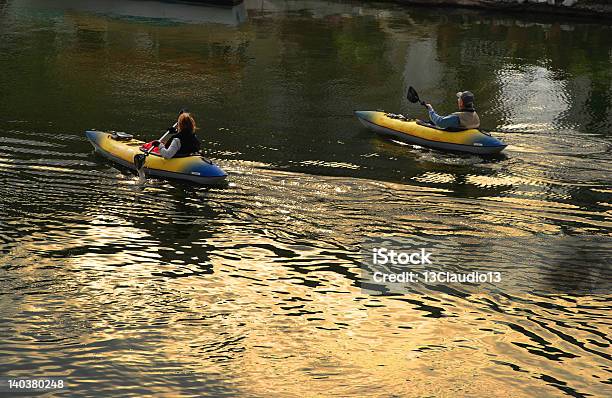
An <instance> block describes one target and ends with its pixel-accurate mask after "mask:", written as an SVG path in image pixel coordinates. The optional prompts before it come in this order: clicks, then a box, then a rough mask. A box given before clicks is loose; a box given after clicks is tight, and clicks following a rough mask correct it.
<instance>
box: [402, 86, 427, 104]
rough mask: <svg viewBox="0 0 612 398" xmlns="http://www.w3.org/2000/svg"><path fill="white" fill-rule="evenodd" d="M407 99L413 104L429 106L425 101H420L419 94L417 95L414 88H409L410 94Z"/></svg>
mask: <svg viewBox="0 0 612 398" xmlns="http://www.w3.org/2000/svg"><path fill="white" fill-rule="evenodd" d="M406 98H407V99H408V101H410V102H412V103H413V104H416V103H417V102H418V103H420V104H421V105H423V106H426V105H427V104H426V103H425V101H421V100H420V98H419V93H417V92H416V90H415V89H414V87H412V86H410V87H408V93H407V94H406Z"/></svg>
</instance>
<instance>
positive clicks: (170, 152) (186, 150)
mask: <svg viewBox="0 0 612 398" xmlns="http://www.w3.org/2000/svg"><path fill="white" fill-rule="evenodd" d="M176 126H177V127H176V128H175V127H170V128H169V129H168V130H169V131H170V133H171V135H170V138H169V139H168V140H167V141H166V143H165V144H164V143H163V142H159V141H153V143H152V145H153V147H159V154H160V155H161V156H163V157H164V158H165V159H170V158H173V157H181V156H188V155H191V154H193V153H196V152H199V151H200V147H201V144H200V140H199V139H198V137H197V136H196V135H195V130H196V122H195V120H194V118H193V116H191V114H189V113H187V112H183V113H181V114H180V115H179V117H178V122H177V125H176Z"/></svg>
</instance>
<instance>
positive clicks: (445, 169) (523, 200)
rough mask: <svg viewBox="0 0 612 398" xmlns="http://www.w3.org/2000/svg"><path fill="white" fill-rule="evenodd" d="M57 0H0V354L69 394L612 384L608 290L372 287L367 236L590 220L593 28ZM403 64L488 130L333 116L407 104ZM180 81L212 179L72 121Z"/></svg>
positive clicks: (158, 112) (576, 232) (601, 129)
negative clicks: (126, 158)
mask: <svg viewBox="0 0 612 398" xmlns="http://www.w3.org/2000/svg"><path fill="white" fill-rule="evenodd" d="M50 3H51V2H46V1H35V0H29V1H25V0H23V1H19V0H13V1H11V0H8V1H0V70H1V71H2V73H1V74H0V92H1V93H2V94H1V95H0V183H1V184H2V186H3V189H2V190H0V205H1V208H2V213H3V217H2V219H1V220H0V293H1V294H2V296H1V298H0V308H1V311H0V325H2V327H1V328H0V358H2V359H0V374H2V375H7V376H11V377H17V376H23V377H25V376H32V375H40V376H61V377H65V378H66V380H67V381H68V384H69V390H67V391H65V392H63V393H57V394H56V395H57V396H71V397H73V396H90V395H91V394H92V393H93V392H96V394H101V395H115V396H146V395H152V394H156V395H160V396H163V395H165V396H174V395H181V396H204V395H210V396H222V395H228V396H236V395H243V396H268V395H278V396H300V395H302V396H317V395H319V396H320V395H331V396H347V395H350V394H353V395H356V396H366V395H371V396H438V395H444V394H446V395H449V394H452V395H457V396H478V395H483V394H484V392H486V395H487V396H508V395H511V396H517V397H519V396H525V397H527V396H529V397H531V396H562V395H569V396H589V395H591V396H607V395H609V393H610V355H611V354H610V337H609V330H610V329H609V327H610V326H609V321H608V318H609V311H610V300H609V296H605V295H604V296H601V295H582V294H581V295H576V294H572V292H568V291H567V290H564V289H560V290H559V292H558V294H555V295H546V296H540V295H525V294H517V293H515V292H502V293H501V294H489V293H484V292H483V293H481V294H471V295H462V294H453V292H440V291H437V290H435V289H432V290H429V291H425V292H420V293H418V294H415V293H413V294H404V295H399V296H390V297H375V296H370V295H367V294H365V293H364V292H362V291H361V289H360V287H359V274H360V270H359V265H360V261H361V259H360V254H359V250H360V247H361V245H362V243H363V242H364V241H365V240H366V239H368V238H372V237H384V236H401V237H413V238H415V239H423V240H435V239H436V238H438V237H470V236H471V237H483V238H495V237H498V238H499V247H500V250H502V251H504V252H505V253H507V254H508V255H512V253H513V251H517V250H520V249H517V248H516V246H515V245H512V244H511V243H510V242H511V238H512V239H515V238H517V237H521V238H529V237H534V238H535V237H537V238H538V239H545V238H546V237H548V236H550V238H551V242H553V241H555V242H556V241H557V240H554V239H558V238H560V237H561V238H562V237H575V236H587V235H588V236H596V237H609V236H610V232H611V227H612V220H611V204H610V203H611V200H610V193H612V188H611V181H612V178H611V175H610V154H611V148H612V137H611V136H610V129H611V126H612V86H611V85H610V82H611V81H612V76H611V74H612V72H611V70H610V61H611V60H612V51H611V49H610V44H609V37H610V34H611V33H612V32H611V28H610V26H607V25H602V24H599V23H598V22H597V21H592V22H591V21H588V20H572V19H560V18H559V17H555V18H547V17H544V16H537V17H536V16H527V15H526V16H520V17H518V19H517V16H515V15H503V14H491V13H481V12H474V11H466V10H451V9H429V8H409V7H401V6H397V5H393V4H382V3H381V4H378V3H361V2H319V1H286V2H285V1H247V2H246V3H244V4H242V5H240V6H237V7H234V8H219V7H202V6H195V5H192V4H185V3H172V2H153V1H144V2H139V1H124V2H121V6H119V5H116V4H114V2H113V3H112V5H111V6H109V3H107V2H103V1H87V2H77V1H56V2H52V4H50ZM407 85H413V86H415V87H416V88H417V89H418V91H419V94H420V95H421V97H422V98H424V99H426V100H427V101H429V102H431V103H432V104H434V106H435V107H436V109H437V110H439V111H440V112H451V111H453V110H454V109H453V107H454V106H455V97H454V93H455V92H456V91H458V90H461V89H469V90H471V91H473V92H474V93H475V95H476V98H477V106H478V110H479V113H480V115H481V119H482V121H483V125H485V127H489V128H491V129H497V130H502V131H505V132H500V133H497V134H496V136H498V137H499V138H501V139H502V140H504V141H505V142H506V143H508V144H509V147H508V148H507V149H506V151H505V152H504V155H503V156H500V157H497V158H493V159H483V158H480V157H477V156H465V155H453V154H445V153H441V152H436V151H430V150H427V149H424V148H419V147H413V146H409V145H402V144H400V143H396V142H392V141H386V140H382V139H380V138H378V137H376V136H374V135H373V134H372V133H370V132H368V131H367V130H364V129H363V128H362V127H361V126H360V125H359V123H358V122H357V121H356V120H355V118H354V117H353V115H352V111H353V110H354V109H385V110H388V111H393V112H402V113H404V114H406V115H410V116H414V117H425V114H424V111H423V109H422V108H420V107H418V106H415V105H413V104H410V103H408V101H407V100H406V99H405V91H406V86H407ZM183 106H188V107H189V108H190V109H191V111H192V112H193V113H195V115H196V117H197V120H198V122H199V125H200V131H199V134H200V136H201V137H202V138H203V141H204V142H205V146H206V152H207V154H208V155H209V156H210V157H212V158H213V159H215V161H216V162H218V163H219V164H220V165H221V166H222V167H223V168H224V169H226V170H227V171H228V172H229V174H230V177H229V183H228V185H227V186H226V187H221V188H213V189H203V188H201V187H194V186H191V185H186V184H183V183H180V182H172V181H163V180H148V181H147V182H146V184H145V185H141V184H138V182H137V178H136V176H135V175H133V174H131V173H129V172H126V171H125V170H122V169H119V168H116V167H115V166H113V165H112V164H111V163H109V162H107V161H105V160H104V159H103V158H101V157H100V156H98V155H96V154H94V153H93V151H92V147H91V145H90V144H89V143H88V142H87V141H86V140H85V137H84V134H83V131H84V130H85V129H90V128H97V129H100V130H102V129H108V130H122V131H126V132H129V133H132V134H137V135H139V136H141V137H143V138H146V139H154V138H156V137H157V136H159V135H161V133H162V132H163V131H164V130H165V128H166V127H167V126H168V125H170V124H172V121H173V118H174V117H175V115H176V111H177V110H178V109H180V108H181V107H183ZM553 238H554V239H553ZM505 245H506V246H505ZM549 250H550V252H544V253H542V255H543V256H547V255H549V254H550V255H551V256H552V255H553V254H554V252H555V248H554V247H552V244H551V247H550V248H549ZM485 260H486V259H485ZM490 261H491V262H495V258H494V257H493V255H492V258H490ZM526 277H527V278H528V277H529V275H527V276H526Z"/></svg>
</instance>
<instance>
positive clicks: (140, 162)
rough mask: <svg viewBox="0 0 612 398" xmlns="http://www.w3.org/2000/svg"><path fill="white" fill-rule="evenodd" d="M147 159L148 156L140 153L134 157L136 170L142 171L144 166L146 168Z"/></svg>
mask: <svg viewBox="0 0 612 398" xmlns="http://www.w3.org/2000/svg"><path fill="white" fill-rule="evenodd" d="M146 159H147V156H146V155H145V154H144V153H139V154H138V155H134V166H136V170H140V169H142V166H144V163H145V160H146Z"/></svg>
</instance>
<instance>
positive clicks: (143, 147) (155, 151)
mask: <svg viewBox="0 0 612 398" xmlns="http://www.w3.org/2000/svg"><path fill="white" fill-rule="evenodd" d="M152 145H153V141H151V142H146V143H144V144H142V146H141V147H140V148H141V149H144V150H145V151H148V150H149V148H151V146H152ZM151 153H157V154H159V147H157V148H154V149H153V150H152V151H151Z"/></svg>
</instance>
